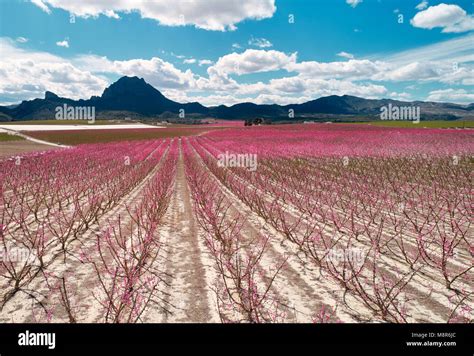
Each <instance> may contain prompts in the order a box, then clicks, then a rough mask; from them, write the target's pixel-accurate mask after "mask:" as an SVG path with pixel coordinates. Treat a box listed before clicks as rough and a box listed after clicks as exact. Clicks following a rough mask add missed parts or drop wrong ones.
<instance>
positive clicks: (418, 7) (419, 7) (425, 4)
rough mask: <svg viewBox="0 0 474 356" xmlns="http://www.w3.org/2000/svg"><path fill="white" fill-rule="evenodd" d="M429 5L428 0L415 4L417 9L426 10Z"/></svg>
mask: <svg viewBox="0 0 474 356" xmlns="http://www.w3.org/2000/svg"><path fill="white" fill-rule="evenodd" d="M427 7H428V1H426V0H423V1H422V2H420V3H419V4H418V5H416V6H415V9H417V10H424V9H426V8H427Z"/></svg>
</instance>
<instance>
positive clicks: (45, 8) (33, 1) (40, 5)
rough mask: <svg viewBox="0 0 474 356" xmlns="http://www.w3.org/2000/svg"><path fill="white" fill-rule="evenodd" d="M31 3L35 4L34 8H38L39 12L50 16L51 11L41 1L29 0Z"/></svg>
mask: <svg viewBox="0 0 474 356" xmlns="http://www.w3.org/2000/svg"><path fill="white" fill-rule="evenodd" d="M31 2H32V3H33V4H35V5H36V6H38V7H39V8H40V9H41V10H43V11H44V12H46V13H48V14H50V13H51V10H50V9H49V8H48V7H47V6H46V5H45V4H44V3H43V1H42V0H31Z"/></svg>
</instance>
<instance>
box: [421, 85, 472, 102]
mask: <svg viewBox="0 0 474 356" xmlns="http://www.w3.org/2000/svg"><path fill="white" fill-rule="evenodd" d="M426 100H428V101H438V102H451V103H458V104H470V103H474V93H472V92H468V91H467V90H465V89H453V88H449V89H442V90H433V91H431V92H430V93H429V95H428V97H427V98H426Z"/></svg>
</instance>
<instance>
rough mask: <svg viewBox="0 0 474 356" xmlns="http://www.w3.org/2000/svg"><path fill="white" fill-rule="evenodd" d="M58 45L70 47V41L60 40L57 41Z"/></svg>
mask: <svg viewBox="0 0 474 356" xmlns="http://www.w3.org/2000/svg"><path fill="white" fill-rule="evenodd" d="M56 45H57V46H59V47H65V48H69V41H68V40H63V41H58V42H56Z"/></svg>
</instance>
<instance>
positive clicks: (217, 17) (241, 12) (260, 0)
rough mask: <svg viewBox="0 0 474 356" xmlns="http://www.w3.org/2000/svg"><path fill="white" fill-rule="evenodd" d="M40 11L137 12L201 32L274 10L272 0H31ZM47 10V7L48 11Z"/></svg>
mask: <svg viewBox="0 0 474 356" xmlns="http://www.w3.org/2000/svg"><path fill="white" fill-rule="evenodd" d="M31 1H32V3H34V4H35V5H37V6H39V7H40V8H41V9H42V10H43V11H46V12H48V13H50V12H51V8H59V9H63V10H66V11H69V12H70V13H72V14H74V15H76V16H79V17H85V18H87V17H97V16H99V15H103V16H107V17H112V18H118V17H119V15H118V14H119V13H130V12H138V13H139V14H140V15H141V17H142V18H147V19H152V20H156V21H158V22H159V23H160V24H161V25H165V26H186V25H192V26H195V27H197V28H201V29H204V30H213V31H226V30H235V29H236V24H237V23H239V22H241V21H244V20H246V19H254V20H262V19H266V18H270V17H272V16H273V14H274V13H275V11H276V6H275V0H239V1H222V0H205V1H189V0H173V1H170V0H153V1H149V0H108V1H103V0H88V1H84V0H31ZM50 7H51V8H50Z"/></svg>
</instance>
